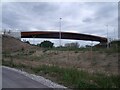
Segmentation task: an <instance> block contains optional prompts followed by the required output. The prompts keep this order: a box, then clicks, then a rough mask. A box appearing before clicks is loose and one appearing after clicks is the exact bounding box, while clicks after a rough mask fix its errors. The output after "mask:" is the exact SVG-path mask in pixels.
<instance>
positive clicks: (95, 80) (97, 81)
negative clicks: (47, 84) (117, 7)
mask: <svg viewBox="0 0 120 90" xmlns="http://www.w3.org/2000/svg"><path fill="white" fill-rule="evenodd" d="M3 65H5V66H10V67H14V68H19V69H20V68H24V70H29V71H31V72H33V73H35V74H37V75H43V76H44V75H45V76H49V77H52V78H55V80H56V81H57V82H58V83H60V84H63V85H65V86H67V87H69V88H120V76H114V75H110V76H107V75H104V74H101V73H96V74H90V73H88V72H86V71H83V70H81V71H79V70H77V69H75V68H60V67H58V66H47V65H42V66H39V67H31V66H26V65H23V64H15V63H12V62H10V61H9V62H8V61H4V62H3Z"/></svg>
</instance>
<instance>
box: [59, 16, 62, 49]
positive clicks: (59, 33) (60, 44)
mask: <svg viewBox="0 0 120 90" xmlns="http://www.w3.org/2000/svg"><path fill="white" fill-rule="evenodd" d="M61 19H62V18H60V31H59V41H60V47H61Z"/></svg>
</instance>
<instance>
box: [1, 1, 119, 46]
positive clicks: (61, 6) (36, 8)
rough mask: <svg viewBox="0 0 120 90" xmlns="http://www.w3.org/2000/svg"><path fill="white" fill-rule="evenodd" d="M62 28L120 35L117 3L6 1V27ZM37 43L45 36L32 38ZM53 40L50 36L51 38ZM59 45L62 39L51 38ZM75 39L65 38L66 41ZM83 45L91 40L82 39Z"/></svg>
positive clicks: (40, 29) (30, 28) (31, 29)
mask: <svg viewBox="0 0 120 90" xmlns="http://www.w3.org/2000/svg"><path fill="white" fill-rule="evenodd" d="M59 18H62V21H61V23H62V31H66V32H78V33H84V34H91V35H98V36H103V37H106V36H107V26H106V25H108V34H109V37H112V38H114V37H115V35H116V37H117V30H118V3H117V2H114V3H113V2H86V3H84V2H76V3H75V2H62V3H60V2H21V3H20V2H16V3H15V2H11V3H10V2H7V3H2V28H5V29H12V30H16V29H18V30H20V31H59V22H60V20H59ZM28 40H31V42H32V43H33V42H34V43H37V42H38V41H39V42H40V41H43V40H42V39H36V40H34V41H33V40H32V39H28ZM49 40H50V39H49ZM51 41H52V42H54V43H55V45H59V41H58V40H54V39H51ZM71 41H73V40H62V44H64V43H66V42H71ZM74 42H76V41H74ZM79 43H80V44H81V45H85V44H87V43H90V42H85V41H79Z"/></svg>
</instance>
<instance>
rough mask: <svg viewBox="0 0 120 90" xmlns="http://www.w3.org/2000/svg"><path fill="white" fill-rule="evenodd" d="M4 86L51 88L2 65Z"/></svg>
mask: <svg viewBox="0 0 120 90" xmlns="http://www.w3.org/2000/svg"><path fill="white" fill-rule="evenodd" d="M2 87H3V88H49V87H47V86H45V85H43V84H41V83H40V82H37V81H35V80H33V79H31V78H29V77H27V76H25V75H23V74H20V73H18V72H16V71H13V70H10V69H7V68H4V67H2Z"/></svg>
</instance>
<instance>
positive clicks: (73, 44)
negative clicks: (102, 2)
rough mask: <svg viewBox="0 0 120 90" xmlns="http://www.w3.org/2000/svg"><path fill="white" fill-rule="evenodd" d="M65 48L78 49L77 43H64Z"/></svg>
mask: <svg viewBox="0 0 120 90" xmlns="http://www.w3.org/2000/svg"><path fill="white" fill-rule="evenodd" d="M65 47H71V48H79V43H77V42H75V43H66V44H65Z"/></svg>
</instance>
